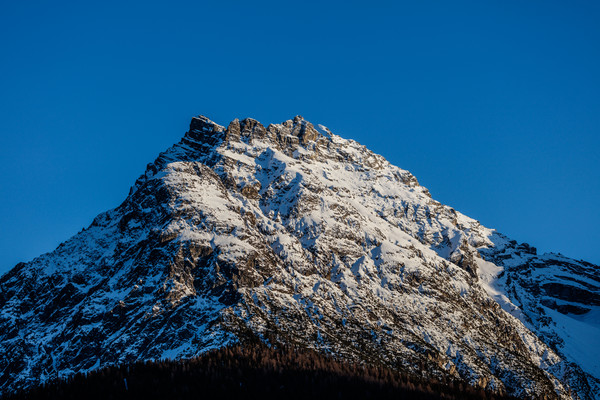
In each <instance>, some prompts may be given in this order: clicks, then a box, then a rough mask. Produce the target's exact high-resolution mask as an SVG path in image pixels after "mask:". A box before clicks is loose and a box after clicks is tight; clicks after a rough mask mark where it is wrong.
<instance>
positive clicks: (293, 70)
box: [0, 0, 600, 273]
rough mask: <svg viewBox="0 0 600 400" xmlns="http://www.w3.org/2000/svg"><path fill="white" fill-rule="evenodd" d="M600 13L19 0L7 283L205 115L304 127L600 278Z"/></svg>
mask: <svg viewBox="0 0 600 400" xmlns="http://www.w3.org/2000/svg"><path fill="white" fill-rule="evenodd" d="M598 21H600V3H599V2H597V1H576V0H573V1H562V0H561V1H505V0H502V1H472V2H469V1H452V2H449V1H410V2H404V1H394V2H379V1H370V2H353V1H344V2H327V1H319V2H310V1H309V2H282V1H273V2H260V1H252V2H248V1H243V2H242V1H240V2H228V1H211V2H202V1H189V2H178V1H168V2H167V1H152V0H150V1H144V2H138V3H136V2H123V1H118V2H111V1H103V2H96V3H95V4H94V3H93V2H86V1H83V2H82V1H77V2H75V1H73V2H68V1H58V2H56V1H27V2H20V1H6V2H3V4H2V7H1V9H0V44H1V45H0V177H1V179H2V181H1V183H0V227H1V233H0V254H1V255H2V256H1V259H0V273H3V272H5V271H7V270H8V269H9V268H11V267H12V266H14V265H15V264H16V263H17V262H19V261H27V260H30V259H32V258H33V257H35V256H37V255H39V254H41V253H43V252H46V251H50V250H52V249H54V248H55V247H56V246H57V245H58V244H59V243H60V242H61V241H64V240H66V239H68V238H69V237H70V236H72V235H73V234H75V233H77V232H78V231H79V230H80V229H81V228H82V227H84V226H88V225H89V224H90V223H91V221H92V219H93V218H94V216H95V215H97V214H98V213H100V212H102V211H104V210H107V209H109V208H113V207H115V206H117V205H118V204H119V203H120V202H121V201H122V200H123V199H124V198H125V197H126V195H127V193H128V190H129V187H130V186H131V185H132V184H133V183H134V181H135V179H136V178H137V177H138V176H139V175H140V174H141V173H143V171H144V169H145V165H146V164H147V163H148V162H151V161H153V159H154V158H155V157H156V156H157V154H158V153H159V152H160V151H162V150H164V149H166V148H167V147H169V146H170V145H171V144H173V143H175V142H177V141H178V140H179V139H180V137H181V136H182V135H183V134H184V133H185V131H186V130H187V127H188V124H189V120H190V119H191V117H192V116H194V115H198V114H204V115H206V116H208V117H209V118H211V119H213V120H214V121H216V122H218V123H220V124H227V123H228V122H229V121H230V120H231V119H233V118H236V117H239V118H245V117H252V118H255V119H258V120H259V121H261V122H263V123H264V124H265V125H266V124H268V123H272V122H275V123H276V122H281V121H284V120H286V119H289V118H291V117H293V116H294V115H297V114H300V115H302V116H304V117H305V118H306V119H308V120H310V121H312V122H315V123H322V124H324V125H326V126H328V127H330V129H332V130H333V131H334V132H335V133H338V134H340V135H342V136H343V137H346V138H352V139H355V140H357V141H359V142H360V143H362V144H364V145H366V146H367V147H369V148H370V149H371V150H373V151H375V152H377V153H379V154H382V155H383V156H385V157H386V158H387V159H388V160H389V161H391V162H392V163H393V164H396V165H398V166H400V167H402V168H404V169H408V170H409V171H411V172H412V173H413V174H415V175H416V176H417V178H418V179H419V181H420V182H421V184H423V185H424V186H426V187H427V188H429V189H430V191H431V193H432V195H433V196H434V198H436V199H437V200H439V201H441V202H443V203H445V204H448V205H451V206H453V207H455V208H456V209H457V210H459V211H461V212H463V213H465V214H467V215H469V216H471V217H473V218H476V219H478V220H480V221H481V222H482V223H483V224H484V225H486V226H488V227H493V228H496V229H498V230H499V231H501V232H503V233H505V234H507V235H508V236H510V237H512V238H514V239H516V240H518V241H525V242H528V243H531V244H532V245H534V246H536V247H538V249H540V250H542V251H554V252H561V253H563V254H565V255H568V256H570V257H573V258H576V259H585V260H588V261H592V262H595V263H597V264H600V233H599V227H600V211H599V208H598V207H599V206H600V155H599V152H600V135H599V134H600V23H599V22H598Z"/></svg>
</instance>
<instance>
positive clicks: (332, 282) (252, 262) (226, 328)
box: [0, 117, 600, 398]
mask: <svg viewBox="0 0 600 400" xmlns="http://www.w3.org/2000/svg"><path fill="white" fill-rule="evenodd" d="M599 299H600V276H599V272H598V267H597V266H594V265H591V264H588V263H584V262H578V261H574V260H571V259H567V258H565V257H562V256H559V255H553V254H544V255H541V256H538V255H536V251H535V249H533V248H531V247H529V246H528V245H525V244H520V245H519V244H517V243H516V242H513V241H510V240H508V239H507V238H506V237H504V236H503V235H501V234H499V233H497V232H496V231H494V230H491V229H488V228H485V227H483V226H481V225H480V224H479V223H478V222H477V221H475V220H473V219H470V218H468V217H466V216H464V215H462V214H460V213H459V212H457V211H455V210H454V209H452V208H450V207H448V206H445V205H442V204H440V203H439V202H437V201H435V200H433V199H432V198H431V196H430V194H429V192H428V191H427V189H425V188H423V187H421V186H419V184H418V182H417V180H416V179H415V177H414V176H412V175H411V174H410V173H409V172H407V171H405V170H402V169H400V168H397V167H395V166H392V165H390V164H389V163H388V162H387V161H386V160H385V159H384V158H383V157H381V156H379V155H376V154H374V153H372V152H370V151H369V150H367V149H366V148H365V147H364V146H361V145H359V144H358V143H356V142H354V141H351V140H344V139H342V138H340V137H339V136H336V135H333V134H332V133H331V132H330V131H329V130H327V128H325V127H322V126H319V127H315V126H313V125H312V124H311V123H309V122H308V121H305V120H304V119H302V118H301V117H296V118H294V119H293V120H289V121H286V122H284V123H282V124H277V125H269V126H268V127H266V128H265V127H264V126H263V125H261V124H260V123H259V122H258V121H255V120H252V119H245V120H242V121H239V120H237V119H236V120H234V121H232V122H231V123H230V124H229V126H228V128H224V127H222V126H219V125H217V124H215V123H213V122H212V121H210V120H208V119H207V118H205V117H197V118H194V119H193V120H192V122H191V125H190V130H189V132H188V133H186V135H185V136H184V137H183V139H182V140H181V142H179V143H178V144H176V145H174V146H173V147H171V148H170V149H168V150H167V151H166V152H164V153H162V154H161V155H160V156H159V157H158V158H157V159H156V161H155V162H154V163H152V164H149V165H148V167H147V169H146V172H145V174H144V175H142V176H141V177H140V178H139V179H138V180H137V181H136V183H135V185H134V186H133V188H132V190H131V193H130V195H129V196H128V197H127V199H126V200H125V201H124V202H123V203H122V204H121V205H120V206H119V207H117V208H116V209H114V210H111V211H108V212H106V213H103V214H100V215H99V216H98V217H96V219H95V220H94V222H93V223H92V224H91V226H90V227H89V228H87V229H85V230H84V231H82V232H80V233H79V234H77V235H76V236H74V237H73V238H71V239H69V240H68V241H66V242H65V243H63V244H61V245H60V246H59V247H58V248H57V249H56V250H55V251H53V252H51V253H48V254H44V255H42V256H40V257H38V258H36V259H35V260H33V261H32V262H30V263H27V264H19V265H17V266H16V267H15V268H14V269H13V270H11V271H10V272H9V273H7V274H5V275H4V276H3V277H2V278H1V279H0V310H1V311H0V352H1V353H2V354H3V357H1V358H0V374H1V377H0V387H1V388H2V390H3V391H8V390H12V389H16V388H22V387H27V386H29V385H32V384H37V383H40V382H43V381H45V380H47V379H51V378H53V377H56V376H66V375H69V374H72V373H74V372H79V371H86V370H90V369H95V368H99V367H101V366H105V365H107V364H114V363H125V362H129V361H134V360H144V359H157V358H165V357H169V358H178V357H190V356H193V355H196V354H199V353H201V352H204V351H206V350H208V349H211V348H214V347H219V346H223V345H225V344H227V343H231V342H236V341H244V340H246V339H248V338H256V337H258V338H260V339H261V340H264V341H266V342H269V343H272V344H280V343H289V342H295V343H300V344H302V345H305V346H307V347H313V348H316V349H319V350H321V351H324V352H330V353H334V354H336V355H337V356H339V357H341V358H345V359H350V360H355V361H360V362H365V363H374V364H378V363H382V364H386V365H389V366H392V367H397V368H401V369H404V370H407V371H413V372H414V373H415V374H425V375H428V376H440V375H451V376H455V377H457V378H460V379H464V380H465V381H468V382H470V383H473V384H479V385H481V386H484V387H487V388H490V389H493V390H497V391H503V392H508V393H512V394H516V395H522V396H540V397H541V396H548V397H549V398H558V397H560V398H569V397H571V395H575V394H576V395H577V396H579V397H581V398H594V396H596V398H597V396H598V390H599V387H600V384H599V383H600V382H599V380H598V378H600V376H599V375H600V374H599V373H598V371H599V370H600V368H599V367H598V364H597V363H595V362H594V361H591V359H590V358H586V357H584V356H582V355H581V354H579V352H580V347H578V346H580V345H581V344H577V343H579V342H577V340H578V339H577V338H576V337H575V336H574V335H573V332H571V331H569V329H567V328H564V326H565V323H566V322H565V321H575V322H574V323H576V324H577V327H578V328H581V329H584V330H585V332H587V334H590V335H592V334H594V332H595V331H594V329H595V330H598V326H597V325H596V324H597V321H598V317H597V316H598V315H599V307H598V306H599V305H600V300H599ZM594 318H595V319H594ZM594 341H595V342H594ZM584 344H585V342H584ZM588 344H589V346H590V348H592V347H594V346H597V345H598V344H599V343H598V338H597V337H596V338H595V339H593V338H592V339H591V342H590V343H588ZM597 347H598V346H597ZM591 351H592V356H593V354H594V353H593V350H591ZM596 351H597V350H596ZM599 358H600V357H599Z"/></svg>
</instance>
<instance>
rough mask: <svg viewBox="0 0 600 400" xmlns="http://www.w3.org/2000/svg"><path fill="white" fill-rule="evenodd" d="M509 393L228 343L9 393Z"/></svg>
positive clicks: (15, 398) (86, 399)
mask: <svg viewBox="0 0 600 400" xmlns="http://www.w3.org/2000/svg"><path fill="white" fill-rule="evenodd" d="M153 398H166V399H216V398H240V399H243V398H261V399H275V398H277V399H308V400H314V399H354V398H357V399H358V398H360V399H425V400H429V399H431V400H433V399H436V400H437V399H489V400H491V399H508V398H510V397H507V396H501V395H498V394H492V393H490V392H486V391H484V390H483V389H481V388H474V387H472V386H469V385H465V384H464V383H461V382H456V381H445V382H443V381H437V380H425V379H421V378H418V377H414V376H409V375H406V374H402V373H399V372H397V371H394V370H392V369H389V368H384V367H366V366H361V365H357V364H352V363H346V362H340V361H337V360H335V359H334V358H331V357H327V356H323V355H321V354H318V353H317V352H315V351H311V350H300V349H297V348H295V349H292V348H283V349H272V348H269V347H267V346H265V345H263V344H254V345H249V344H247V345H244V346H233V347H225V348H222V349H219V350H214V351H211V352H208V353H206V354H203V355H201V356H199V357H196V358H193V359H188V360H182V361H157V362H143V363H142V362H140V363H136V364H132V365H128V366H116V367H107V368H104V369H101V370H98V371H94V372H91V373H89V374H86V375H84V374H78V375H75V376H73V377H71V378H69V379H68V380H61V381H56V382H52V383H49V384H45V385H43V386H41V387H38V388H34V389H31V390H29V391H25V392H20V393H16V394H11V395H6V396H4V397H3V398H2V400H25V399H31V400H34V399H78V400H80V399H81V400H91V399H103V400H104V399H153Z"/></svg>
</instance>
